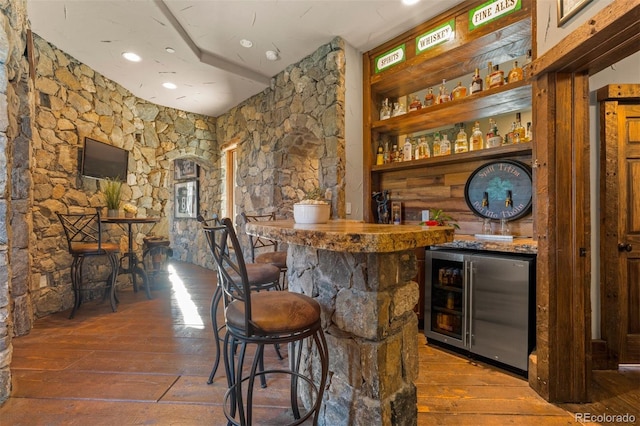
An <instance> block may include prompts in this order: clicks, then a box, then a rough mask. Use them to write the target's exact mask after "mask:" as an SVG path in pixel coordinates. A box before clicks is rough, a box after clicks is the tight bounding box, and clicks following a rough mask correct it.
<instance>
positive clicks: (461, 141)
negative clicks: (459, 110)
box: [453, 123, 469, 154]
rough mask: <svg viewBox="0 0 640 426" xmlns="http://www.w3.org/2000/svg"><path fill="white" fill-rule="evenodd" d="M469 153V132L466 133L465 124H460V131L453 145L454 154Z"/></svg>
mask: <svg viewBox="0 0 640 426" xmlns="http://www.w3.org/2000/svg"><path fill="white" fill-rule="evenodd" d="M468 151H469V139H467V132H465V131H464V124H463V123H460V131H459V132H458V136H457V137H456V141H455V142H454V144H453V152H455V153H456V154H457V153H460V152H468Z"/></svg>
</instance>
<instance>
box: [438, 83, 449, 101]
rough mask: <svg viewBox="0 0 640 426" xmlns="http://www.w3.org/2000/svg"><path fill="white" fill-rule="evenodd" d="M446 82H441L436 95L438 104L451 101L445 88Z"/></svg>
mask: <svg viewBox="0 0 640 426" xmlns="http://www.w3.org/2000/svg"><path fill="white" fill-rule="evenodd" d="M445 83H446V80H444V79H443V80H442V84H441V85H440V89H439V90H440V93H439V95H438V101H437V103H438V104H443V103H445V102H449V101H450V100H451V98H450V97H449V94H448V93H447V86H446V85H445Z"/></svg>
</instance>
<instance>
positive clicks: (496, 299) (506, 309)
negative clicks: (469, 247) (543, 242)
mask: <svg viewBox="0 0 640 426" xmlns="http://www.w3.org/2000/svg"><path fill="white" fill-rule="evenodd" d="M470 261H471V263H470V267H471V273H470V283H469V284H470V293H469V294H470V299H469V309H470V323H469V327H470V348H469V349H470V351H471V352H473V353H476V354H478V355H481V356H484V357H486V358H490V359H493V360H495V361H498V362H501V363H504V364H507V365H511V366H513V367H516V368H519V369H521V370H524V371H526V370H527V365H528V355H529V354H528V340H529V336H528V330H529V279H530V261H529V260H527V259H525V260H523V259H522V258H510V257H505V256H501V257H493V256H490V255H474V256H472V257H471V260H470Z"/></svg>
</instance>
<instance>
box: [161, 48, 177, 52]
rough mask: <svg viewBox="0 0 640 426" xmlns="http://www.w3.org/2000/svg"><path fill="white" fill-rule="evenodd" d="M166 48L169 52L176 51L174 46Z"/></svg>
mask: <svg viewBox="0 0 640 426" xmlns="http://www.w3.org/2000/svg"><path fill="white" fill-rule="evenodd" d="M164 50H166V51H167V53H176V49H174V48H173V47H165V48H164Z"/></svg>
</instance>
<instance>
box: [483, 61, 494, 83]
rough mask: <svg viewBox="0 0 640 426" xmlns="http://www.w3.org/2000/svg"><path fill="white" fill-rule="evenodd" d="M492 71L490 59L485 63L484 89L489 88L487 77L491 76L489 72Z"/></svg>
mask: <svg viewBox="0 0 640 426" xmlns="http://www.w3.org/2000/svg"><path fill="white" fill-rule="evenodd" d="M492 72H493V64H492V63H491V61H489V62H488V63H487V75H486V76H485V78H484V79H485V81H484V87H485V90H489V87H490V86H489V79H490V78H491V73H492Z"/></svg>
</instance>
